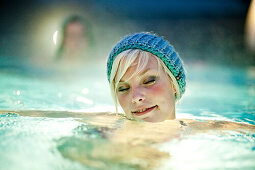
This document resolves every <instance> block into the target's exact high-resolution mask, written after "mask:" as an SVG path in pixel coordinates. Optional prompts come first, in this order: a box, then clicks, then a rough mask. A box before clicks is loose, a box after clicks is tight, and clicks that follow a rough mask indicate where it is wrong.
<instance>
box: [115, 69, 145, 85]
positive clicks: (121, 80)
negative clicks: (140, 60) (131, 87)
mask: <svg viewBox="0 0 255 170" xmlns="http://www.w3.org/2000/svg"><path fill="white" fill-rule="evenodd" d="M149 70H150V68H147V69H145V70H144V71H143V72H141V73H140V74H139V76H142V75H144V74H145V73H147V72H148V71H149ZM120 82H125V81H124V80H123V79H120Z"/></svg>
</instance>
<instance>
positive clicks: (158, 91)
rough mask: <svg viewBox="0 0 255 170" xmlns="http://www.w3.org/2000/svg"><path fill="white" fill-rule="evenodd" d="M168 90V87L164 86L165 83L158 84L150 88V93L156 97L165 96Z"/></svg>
mask: <svg viewBox="0 0 255 170" xmlns="http://www.w3.org/2000/svg"><path fill="white" fill-rule="evenodd" d="M166 88H168V87H167V86H166V85H164V83H158V84H155V85H154V86H152V87H150V89H149V92H150V94H151V95H152V96H154V97H156V96H162V95H163V94H165V93H166V92H167V89H166Z"/></svg>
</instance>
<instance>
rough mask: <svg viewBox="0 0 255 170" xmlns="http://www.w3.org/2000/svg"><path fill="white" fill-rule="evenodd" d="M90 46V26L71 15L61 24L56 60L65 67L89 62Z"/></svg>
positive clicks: (82, 19)
mask: <svg viewBox="0 0 255 170" xmlns="http://www.w3.org/2000/svg"><path fill="white" fill-rule="evenodd" d="M92 45H93V38H92V33H91V24H90V23H89V22H88V21H87V20H86V19H85V18H83V17H81V16H78V15H72V16H70V17H68V18H67V19H66V20H65V21H64V22H63V24H62V27H61V32H60V43H59V47H58V49H57V54H56V60H57V62H58V63H63V64H65V66H66V67H70V66H77V65H80V64H84V63H86V61H88V60H89V57H90V56H89V51H90V50H91V48H92Z"/></svg>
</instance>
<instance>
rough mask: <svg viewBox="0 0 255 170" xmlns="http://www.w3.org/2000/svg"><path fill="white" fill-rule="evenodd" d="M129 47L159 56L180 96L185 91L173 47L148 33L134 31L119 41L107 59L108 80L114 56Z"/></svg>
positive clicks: (182, 72)
mask: <svg viewBox="0 0 255 170" xmlns="http://www.w3.org/2000/svg"><path fill="white" fill-rule="evenodd" d="M129 49H140V50H143V51H147V52H150V53H152V54H154V55H155V56H157V57H158V58H160V59H161V60H162V61H163V62H164V64H165V65H166V67H167V68H168V69H169V70H170V71H171V73H172V74H173V76H174V77H175V79H176V81H177V82H178V85H179V89H180V98H181V96H182V95H183V94H184V92H185V86H186V80H185V79H186V77H185V73H184V69H183V64H182V61H181V59H180V57H179V55H178V53H177V52H176V51H175V49H174V47H173V46H172V45H170V44H169V42H168V41H166V40H164V39H163V38H161V37H158V36H156V35H153V34H150V33H143V32H142V33H135V34H132V35H128V36H126V37H124V38H123V39H122V40H121V41H119V42H118V43H117V44H116V45H115V47H114V48H113V50H112V51H111V53H110V56H109V58H108V61H107V76H108V81H109V82H110V76H111V70H112V64H113V61H114V60H115V58H116V56H117V55H118V54H120V53H121V52H123V51H126V50H129Z"/></svg>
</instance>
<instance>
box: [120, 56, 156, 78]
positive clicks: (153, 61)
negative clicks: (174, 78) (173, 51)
mask: <svg viewBox="0 0 255 170" xmlns="http://www.w3.org/2000/svg"><path fill="white" fill-rule="evenodd" d="M138 63H139V57H138V58H136V59H135V61H134V62H133V63H132V64H131V65H130V67H129V68H128V69H127V71H126V73H125V74H124V76H123V77H122V80H124V81H125V80H127V79H129V78H130V77H131V76H133V74H134V73H136V72H137V67H139V65H138ZM150 70H152V71H158V62H157V60H156V58H155V57H153V56H149V58H148V63H147V65H146V66H145V67H144V68H143V69H142V70H140V71H139V74H138V76H139V75H140V74H142V73H143V72H144V71H146V72H147V71H150ZM136 76H137V75H136Z"/></svg>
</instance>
